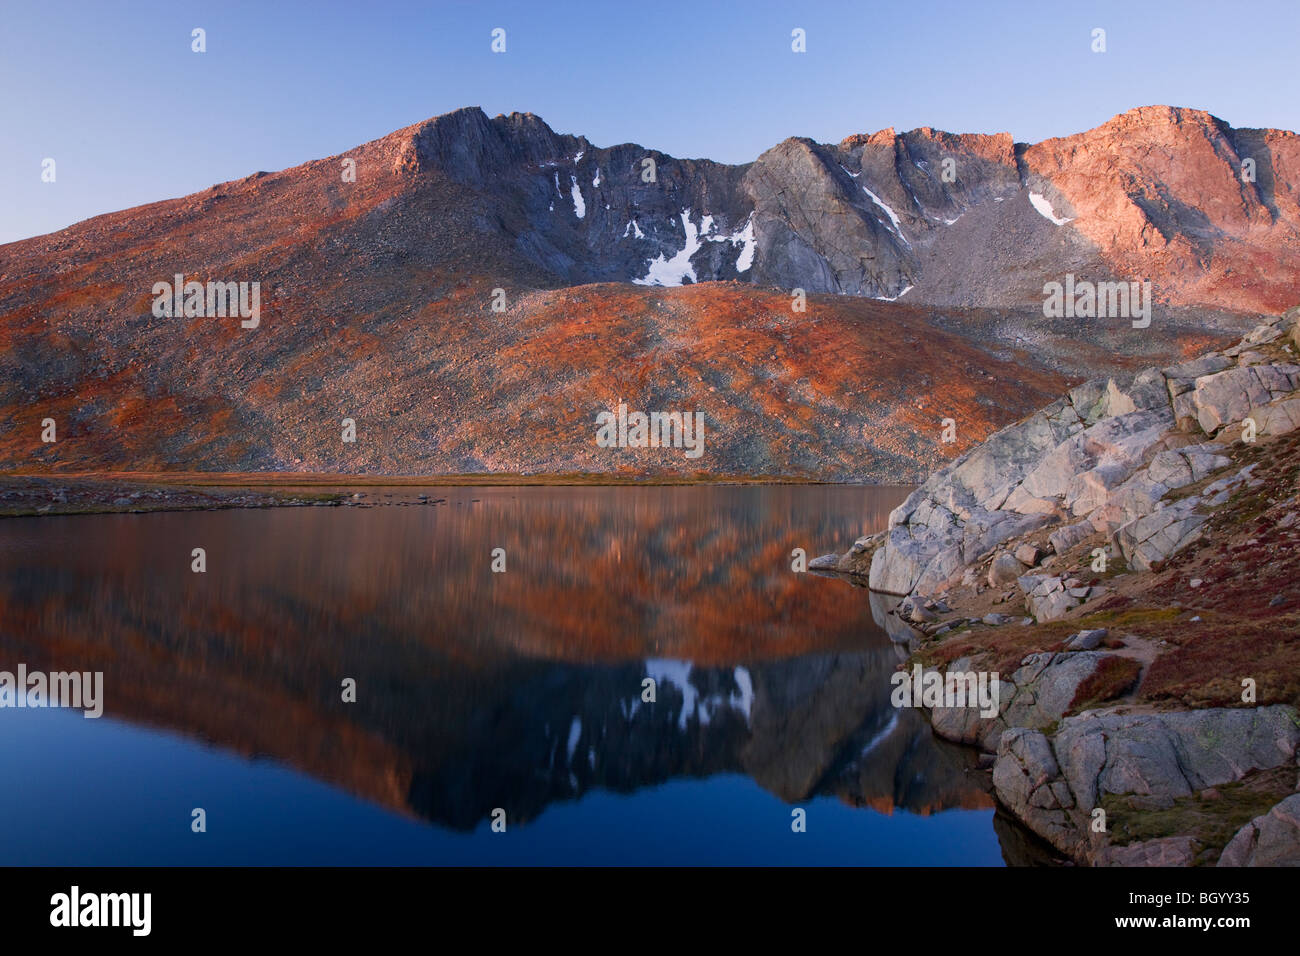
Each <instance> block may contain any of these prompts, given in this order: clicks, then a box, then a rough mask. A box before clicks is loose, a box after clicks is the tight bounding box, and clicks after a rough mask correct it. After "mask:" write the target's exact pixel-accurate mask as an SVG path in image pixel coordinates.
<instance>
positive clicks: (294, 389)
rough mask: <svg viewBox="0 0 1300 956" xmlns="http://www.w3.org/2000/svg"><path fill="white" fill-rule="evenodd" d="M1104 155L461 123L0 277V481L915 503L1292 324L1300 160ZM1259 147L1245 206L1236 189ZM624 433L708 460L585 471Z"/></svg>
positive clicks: (173, 212)
mask: <svg viewBox="0 0 1300 956" xmlns="http://www.w3.org/2000/svg"><path fill="white" fill-rule="evenodd" d="M1111 124H1112V125H1113V127H1114V128H1113V129H1110V130H1108V129H1107V128H1106V127H1105V126H1103V127H1098V128H1097V130H1094V131H1090V132H1089V133H1086V134H1078V135H1077V136H1076V137H1072V138H1065V139H1060V140H1049V141H1045V143H1043V144H1036V145H1029V146H1024V148H1022V146H1021V145H1017V144H1015V143H1014V141H1013V140H1012V139H1011V137H1010V134H994V135H986V134H949V133H940V132H937V131H934V130H932V129H930V128H921V129H920V130H915V131H911V132H908V133H903V134H897V133H891V132H889V131H877V132H876V133H872V134H864V135H862V136H854V137H849V138H847V139H846V140H844V141H842V143H841V144H837V145H826V144H818V143H816V142H814V141H813V140H810V139H807V138H798V137H795V138H790V139H787V140H785V141H783V142H782V143H779V144H777V145H775V146H774V147H772V148H771V149H769V150H767V151H765V152H764V153H763V154H762V155H760V156H759V157H757V158H756V159H755V160H754V161H753V162H751V163H748V164H744V165H740V166H729V165H726V164H720V163H714V162H712V161H710V160H705V159H700V160H681V159H674V158H673V157H671V156H668V155H667V154H664V153H661V152H658V151H655V150H650V149H644V148H642V147H640V146H637V145H635V144H620V145H617V146H613V147H596V146H594V145H592V144H591V143H590V142H589V141H588V140H587V139H586V138H585V137H581V136H573V135H570V134H560V133H556V132H555V131H554V130H552V129H551V128H550V127H549V126H548V125H547V124H546V123H545V122H544V121H543V120H541V119H540V118H539V117H536V116H534V115H532V114H526V113H512V114H509V115H499V116H497V117H494V118H488V117H487V115H486V114H485V113H484V112H483V111H482V110H481V109H478V108H465V109H462V110H457V111H454V112H452V113H448V114H443V115H442V116H439V117H433V118H431V119H428V120H424V121H422V122H420V123H416V124H412V125H410V126H407V127H404V128H402V129H400V130H397V131H394V132H393V133H390V134H388V135H387V136H384V137H380V138H379V139H375V140H372V141H370V142H368V143H365V144H362V145H361V146H358V147H356V148H355V149H353V150H351V151H349V152H347V153H340V154H337V155H336V156H333V157H326V158H323V159H318V160H313V161H310V162H308V163H305V164H302V165H299V166H296V167H292V168H290V169H287V170H282V171H280V172H275V173H265V172H258V173H254V174H251V175H250V176H247V177H244V178H242V179H239V180H235V181H232V182H228V183H222V184H218V185H215V186H212V187H210V188H209V189H207V190H204V191H202V192H199V193H194V194H191V195H189V196H185V197H181V198H178V199H171V200H164V201H161V202H159V203H153V204H150V205H147V206H140V207H135V208H133V209H128V210H123V211H119V212H116V213H109V214H106V215H104V216H98V217H95V218H93V219H90V220H87V221H85V222H83V223H79V224H77V225H74V226H71V227H69V228H67V229H64V230H61V231H59V232H56V233H51V234H49V235H47V236H41V237H34V238H31V239H26V240H22V241H20V242H17V243H10V244H7V245H3V246H0V426H3V430H0V469H3V470H25V469H26V470H37V471H40V470H54V471H91V470H144V471H154V470H159V471H161V470H172V469H181V470H204V471H231V472H238V471H263V470H267V471H298V470H325V471H333V472H342V473H367V474H448V473H470V472H484V471H489V472H490V471H500V472H518V473H528V474H533V473H546V472H550V471H554V470H557V469H558V470H560V471H564V472H570V471H574V470H584V471H591V472H595V473H601V472H619V473H646V474H677V475H681V474H687V473H690V474H695V473H697V472H703V473H705V474H713V475H726V474H730V475H736V474H753V475H770V476H787V477H813V478H828V479H831V480H872V481H885V482H907V481H911V480H915V479H916V478H917V477H919V476H922V475H924V474H926V473H928V472H929V471H930V470H933V468H934V467H935V466H936V465H937V464H938V462H940V461H941V460H943V459H945V458H947V457H950V456H951V455H953V454H956V453H958V452H960V451H961V450H962V449H963V448H965V447H967V446H968V444H969V443H970V442H971V441H975V440H978V439H979V438H981V437H983V436H984V435H987V434H989V433H990V432H991V431H993V430H995V429H996V428H997V427H1000V426H1001V425H1003V424H1006V423H1007V422H1008V421H1012V420H1014V419H1016V418H1018V417H1020V416H1021V415H1023V414H1025V413H1027V412H1028V411H1030V410H1032V408H1034V407H1037V405H1038V404H1041V402H1042V400H1045V399H1046V398H1047V397H1048V396H1049V395H1051V394H1053V393H1054V392H1056V391H1057V390H1059V389H1060V388H1061V387H1063V386H1064V385H1066V384H1069V383H1071V382H1074V381H1078V380H1081V379H1084V378H1088V377H1092V376H1094V375H1096V374H1098V373H1100V372H1102V371H1113V370H1115V369H1116V368H1136V367H1139V366H1142V365H1151V364H1156V363H1168V362H1171V361H1175V360H1177V359H1180V358H1183V357H1185V356H1186V355H1188V354H1194V353H1195V352H1198V351H1202V350H1204V349H1206V348H1209V347H1213V346H1214V345H1216V344H1226V343H1227V342H1228V341H1231V340H1234V339H1235V337H1237V336H1238V335H1239V334H1240V332H1241V331H1242V330H1243V329H1245V328H1248V327H1250V326H1253V325H1254V324H1255V322H1256V321H1257V318H1258V313H1259V312H1268V311H1270V310H1276V309H1280V308H1282V307H1283V306H1284V305H1289V304H1291V302H1292V301H1294V300H1296V299H1300V256H1292V255H1290V252H1291V250H1292V249H1293V248H1297V246H1296V236H1297V235H1300V203H1298V202H1297V196H1298V195H1300V193H1298V192H1297V189H1300V139H1297V137H1296V136H1295V135H1294V134H1292V133H1286V132H1280V131H1270V130H1265V131H1240V130H1236V131H1232V141H1231V142H1229V141H1228V140H1229V138H1228V137H1227V134H1225V133H1224V129H1231V128H1230V127H1227V126H1226V124H1224V123H1223V122H1222V121H1220V120H1217V119H1215V118H1214V117H1211V116H1210V114H1208V113H1204V112H1203V111H1185V110H1180V109H1175V108H1141V109H1139V110H1136V111H1130V113H1126V114H1121V115H1120V116H1119V117H1116V118H1115V119H1114V120H1112V121H1111ZM1098 131H1100V132H1098ZM1116 131H1118V133H1117V132H1116ZM1117 136H1118V137H1119V138H1117ZM1125 137H1126V138H1125ZM1233 143H1236V144H1237V145H1233ZM845 144H848V145H847V146H846V145H845ZM1242 144H1247V145H1244V146H1243V145H1242ZM1022 145H1023V144H1022ZM1255 146H1259V147H1260V148H1259V149H1255V148H1254V147H1255ZM1247 148H1250V149H1252V150H1254V151H1256V152H1260V154H1261V155H1260V159H1261V160H1265V159H1266V160H1267V161H1266V162H1265V161H1261V162H1259V163H1257V170H1258V172H1259V176H1258V182H1259V184H1260V188H1259V189H1257V190H1253V191H1250V190H1246V191H1243V190H1242V189H1240V188H1238V184H1237V183H1236V182H1235V178H1233V177H1232V176H1231V175H1229V172H1225V171H1230V168H1231V167H1230V163H1229V159H1228V158H1232V157H1237V156H1238V153H1239V152H1240V151H1241V150H1245V149H1247ZM1264 152H1267V154H1268V155H1267V156H1264ZM1184 155H1185V156H1187V157H1191V159H1190V160H1188V161H1186V162H1184V161H1183V160H1182V157H1183V156H1184ZM1225 157H1228V158H1225ZM345 160H352V161H353V162H354V163H355V167H354V169H355V173H356V175H355V181H349V180H348V179H347V177H346V168H347V165H348V164H346V163H345ZM647 160H652V161H653V169H654V175H653V177H647V176H646V173H645V171H646V169H647V168H649V167H647V165H646V161H647ZM945 161H951V162H952V164H953V166H954V168H955V177H954V178H953V179H952V181H951V182H946V181H945V177H944V173H943V171H944V169H945V168H946V165H945ZM1071 164H1073V165H1071ZM1045 173H1046V175H1045ZM1053 177H1054V178H1053ZM1162 177H1163V178H1162ZM1225 177H1226V178H1225ZM651 180H652V181H651ZM1166 180H1168V182H1169V183H1173V184H1174V185H1175V186H1176V187H1177V188H1176V189H1172V190H1171V189H1167V188H1165V186H1164V184H1165V182H1166ZM1058 183H1059V185H1058ZM1098 183H1102V184H1103V185H1106V188H1105V189H1099V188H1097V186H1096V184H1098ZM1134 197H1136V199H1135V198H1134ZM1045 209H1046V211H1044V210H1045ZM1049 214H1050V215H1049ZM1058 220H1059V221H1060V222H1059V224H1058ZM1088 234H1091V236H1092V238H1089V237H1088ZM1067 273H1068V274H1078V275H1080V276H1083V275H1088V276H1093V277H1094V278H1096V279H1100V280H1108V279H1110V278H1112V277H1114V278H1118V279H1129V278H1133V277H1137V276H1147V275H1149V276H1151V277H1152V279H1153V286H1154V298H1155V301H1156V309H1155V318H1154V327H1155V329H1156V330H1158V331H1156V332H1155V333H1154V334H1153V332H1152V331H1149V330H1147V331H1144V330H1141V329H1136V328H1132V327H1131V324H1130V322H1129V320H1128V319H1127V318H1126V317H1113V316H1111V317H1107V318H1103V319H1096V320H1090V321H1088V322H1081V321H1079V320H1075V319H1068V320H1065V319H1049V318H1046V317H1044V315H1043V308H1042V304H1043V290H1044V282H1045V281H1060V280H1062V279H1063V278H1064V277H1065V275H1066V274H1067ZM177 274H181V275H183V276H184V277H185V278H186V279H188V280H193V281H197V282H200V283H204V282H209V281H216V282H237V281H243V282H249V283H251V282H257V283H259V286H260V301H261V312H262V317H261V320H260V327H259V328H257V329H254V330H251V331H248V330H243V329H240V328H239V323H238V321H236V322H233V323H232V322H230V321H228V320H224V319H219V318H198V317H195V318H182V317H159V316H155V315H153V314H152V306H153V303H154V294H153V293H152V291H151V290H152V289H153V287H154V285H155V284H156V283H158V282H160V281H163V282H171V281H172V279H173V277H174V276H175V275H177ZM797 290H802V291H803V292H804V293H805V294H806V299H801V298H800V297H799V296H798V295H797ZM879 300H888V301H879ZM891 303H892V304H891ZM497 304H499V305H500V306H502V308H498V307H497ZM799 305H803V306H804V311H799ZM846 363H847V364H846ZM620 400H626V401H627V402H628V403H629V404H630V407H632V408H641V409H651V410H653V409H679V410H681V409H686V410H689V409H697V410H702V411H703V412H704V413H705V414H706V416H707V417H708V418H709V420H710V424H709V428H710V441H711V443H712V444H711V448H713V449H714V452H715V453H716V454H710V455H709V456H707V457H706V459H704V460H703V461H702V462H694V461H686V460H678V459H674V458H671V457H668V456H666V455H664V454H660V455H657V456H655V455H649V454H635V453H633V452H632V451H631V450H629V449H619V450H614V451H609V450H598V449H596V448H595V447H594V446H593V438H592V435H593V431H594V429H593V427H592V425H591V422H592V420H593V418H594V415H595V414H596V412H598V411H603V410H607V409H610V408H612V407H614V405H615V404H617V402H619V401H620ZM345 417H346V418H352V419H354V420H355V421H356V422H357V425H358V430H359V432H361V434H362V435H363V436H365V437H363V439H362V440H361V441H360V442H359V443H358V444H357V445H356V446H345V447H340V446H339V444H338V441H339V422H340V421H341V420H342V419H343V418H345ZM46 418H54V419H56V420H57V421H58V422H60V423H61V424H60V432H59V434H60V436H61V437H60V440H59V441H58V442H57V443H54V444H49V443H44V442H42V441H41V440H40V438H39V436H40V434H41V423H42V422H43V421H44V420H45V419H46ZM944 419H951V420H953V421H954V422H956V423H957V425H958V429H957V438H956V441H955V442H952V443H944V442H941V440H940V438H939V435H940V433H941V424H940V423H941V421H942V420H944ZM538 436H542V437H538ZM68 439H75V441H68ZM345 453H346V454H345Z"/></svg>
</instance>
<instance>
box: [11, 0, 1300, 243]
mask: <svg viewBox="0 0 1300 956" xmlns="http://www.w3.org/2000/svg"><path fill="white" fill-rule="evenodd" d="M194 27H203V28H204V29H206V31H207V46H208V50H207V52H206V53H204V54H201V55H200V54H196V53H192V52H191V51H190V31H191V30H192V29H193V28H194ZM494 27H503V28H504V29H505V30H506V31H507V52H506V53H505V54H503V55H497V54H493V53H492V52H491V51H490V42H491V38H490V33H491V30H492V29H493V28H494ZM795 27H802V28H803V29H804V30H806V31H807V37H808V41H807V42H808V52H807V53H806V54H802V55H798V54H794V53H792V52H791V50H790V31H791V30H792V29H793V28H795ZM1094 27H1103V28H1105V29H1106V31H1107V46H1108V50H1107V52H1106V53H1104V54H1094V53H1092V52H1091V49H1090V43H1091V38H1090V34H1091V31H1092V29H1093V28H1094ZM1297 63H1300V2H1298V0H1264V2H1250V0H1243V2H1240V3H1224V2H1221V0H1219V2H1202V0H1149V2H1147V0H1123V2H1067V0H1043V2H1041V3H1030V2H1015V0H1010V2H1001V0H979V2H976V0H969V2H954V3H948V2H942V0H890V2H874V0H857V2H848V0H844V2H841V0H825V2H819V0H799V2H795V0H786V2H776V0H688V2H679V0H647V2H636V0H607V2H586V3H569V2H550V3H543V2H538V0H533V2H510V3H507V2H490V0H485V2H471V0H442V2H440V0H427V2H422V3H414V2H405V3H404V2H397V0H358V2H337V0H320V2H287V0H258V2H243V0H221V2H197V0H195V2H187V0H138V2H126V0H84V2H59V0H35V2H33V0H0V242H9V241H13V240H15V239H21V238H25V237H27V236H32V235H37V234H40V233H44V232H50V231H52V230H55V229H60V228H62V227H64V226H67V225H69V224H71V223H73V222H76V221H79V220H81V219H85V218H88V217H90V216H92V215H97V214H99V213H103V212H109V211H112V210H115V209H122V208H126V207H128V206H134V205H137V204H139V203H144V202H151V201H155V200H159V199H166V198H169V197H173V196H180V195H185V194H186V193H190V192H194V191H196V190H200V189H205V188H207V187H208V186H210V185H212V184H213V183H217V182H224V181H226V180H230V179H237V178H239V177H241V176H245V175H247V174H249V173H251V172H255V171H257V170H261V169H264V170H276V169H283V168H285V167H287V166H293V165H296V164H298V163H301V162H304V161H306V160H309V159H314V158H317V157H321V156H329V155H333V154H335V153H340V152H344V151H346V150H347V149H349V148H351V147H352V146H355V145H357V144H359V143H362V142H365V141H367V140H370V139H374V138H376V137H379V136H382V135H384V134H386V133H389V132H391V131H392V130H394V129H397V128H399V127H402V126H406V125H408V124H410V123H413V122H417V121H419V120H421V119H424V118H427V117H429V116H434V115H437V114H439V113H444V112H446V111H448V110H452V109H455V108H457V107H460V106H473V105H478V106H482V107H483V108H484V109H485V110H486V111H487V112H488V114H489V115H495V114H496V113H501V112H510V111H511V110H519V111H521V112H526V111H531V112H533V113H536V114H538V115H540V116H541V117H542V118H543V119H545V120H546V121H547V122H548V123H550V124H551V126H552V127H553V128H555V129H556V130H558V131H560V132H571V133H581V134H585V135H586V136H587V137H588V138H589V139H591V140H592V142H594V143H596V144H597V145H599V146H609V145H614V144H616V143H621V142H637V143H640V144H642V145H645V146H653V147H655V148H657V149H662V150H664V151H665V152H668V153H671V154H673V155H676V156H682V157H700V156H704V157H708V158H711V159H717V160H721V161H725V162H747V161H749V160H751V159H753V158H754V157H755V156H757V155H758V154H759V153H761V152H762V151H763V150H764V149H766V148H768V147H769V146H771V145H773V144H774V143H777V142H779V141H780V140H782V139H784V138H786V137H787V136H794V135H800V136H810V137H812V138H814V139H816V140H819V141H822V142H828V141H831V142H833V141H838V140H840V139H842V138H843V137H844V136H846V135H849V134H851V133H858V132H872V131H874V130H877V129H880V128H883V127H886V126H893V127H895V128H897V129H899V130H906V129H912V128H915V127H917V126H934V127H937V128H940V129H946V130H950V131H953V132H998V131H1003V130H1006V131H1009V132H1011V133H1012V134H1013V135H1014V136H1015V138H1016V139H1017V140H1021V141H1028V142H1033V141H1037V140H1040V139H1043V138H1046V137H1049V136H1056V135H1065V134H1068V133H1072V132H1078V131H1080V130H1083V129H1087V128H1089V127H1092V126H1095V125H1097V124H1099V123H1101V122H1104V121H1105V120H1106V119H1108V118H1109V117H1111V116H1112V115H1114V114H1115V113H1119V112H1122V111H1124V110H1126V109H1129V108H1131V107H1134V106H1142V105H1149V104H1152V103H1167V104H1171V105H1178V106H1193V107H1199V108H1202V109H1207V110H1209V111H1210V112H1212V113H1215V114H1216V115H1218V116H1221V117H1222V118H1224V119H1225V120H1227V121H1228V122H1230V123H1232V124H1233V125H1234V126H1272V127H1279V128H1284V129H1291V130H1295V129H1300V95H1298V94H1300V74H1297V72H1296V70H1297ZM45 157H52V158H54V159H55V160H56V162H57V164H58V165H57V182H55V183H54V184H46V183H42V182H41V178H40V175H41V161H42V159H43V158H45Z"/></svg>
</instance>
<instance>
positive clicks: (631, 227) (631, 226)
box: [605, 206, 645, 239]
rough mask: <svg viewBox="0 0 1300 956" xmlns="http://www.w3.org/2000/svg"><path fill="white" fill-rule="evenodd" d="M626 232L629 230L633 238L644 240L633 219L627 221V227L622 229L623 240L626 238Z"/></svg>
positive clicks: (643, 234) (642, 233)
mask: <svg viewBox="0 0 1300 956" xmlns="http://www.w3.org/2000/svg"><path fill="white" fill-rule="evenodd" d="M605 208H606V209H608V208H609V207H608V206H606V207H605ZM628 230H631V232H632V234H633V235H634V236H636V237H637V238H638V239H644V238H645V233H644V232H642V231H641V227H640V226H638V225H637V224H636V220H635V219H629V220H628V221H627V225H626V226H624V227H623V238H624V239H626V238H627V234H628Z"/></svg>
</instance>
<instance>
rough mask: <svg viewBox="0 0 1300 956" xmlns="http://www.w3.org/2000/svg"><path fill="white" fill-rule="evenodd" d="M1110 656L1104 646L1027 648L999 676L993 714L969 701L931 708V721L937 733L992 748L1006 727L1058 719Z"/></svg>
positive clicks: (958, 664) (965, 664) (956, 665)
mask: <svg viewBox="0 0 1300 956" xmlns="http://www.w3.org/2000/svg"><path fill="white" fill-rule="evenodd" d="M1113 656H1114V655H1113V654H1110V653H1106V652H1082V653H1060V654H1053V653H1042V654H1031V655H1030V656H1029V657H1026V658H1025V660H1024V661H1023V662H1022V663H1021V665H1020V667H1018V668H1017V669H1016V671H1015V673H1013V674H1012V675H1011V676H1010V677H1009V678H1006V677H1000V678H999V680H998V715H997V716H996V717H985V716H983V715H981V714H980V712H979V711H978V710H977V709H975V708H973V707H936V708H934V709H932V710H931V711H930V722H931V724H932V725H933V726H934V731H935V733H937V734H938V735H939V736H940V737H943V738H945V739H947V740H952V741H954V742H956V743H963V744H969V745H973V746H977V747H980V748H981V749H983V750H985V751H988V752H990V753H993V752H996V751H997V749H998V741H999V740H1000V739H1001V737H1002V735H1003V733H1005V732H1007V730H1008V728H1012V727H1017V728H1030V729H1041V728H1044V727H1048V726H1050V725H1052V724H1054V723H1056V722H1057V721H1059V720H1060V719H1061V718H1062V717H1063V716H1064V715H1065V712H1066V711H1067V710H1068V709H1069V708H1070V704H1071V702H1073V700H1074V697H1075V694H1076V693H1077V692H1078V690H1079V685H1080V684H1082V683H1083V682H1084V681H1085V680H1087V679H1088V678H1089V677H1091V676H1092V675H1093V674H1095V673H1096V672H1097V669H1098V668H1099V667H1100V666H1101V665H1102V662H1103V661H1104V660H1105V659H1106V658H1108V657H1113ZM969 668H970V662H969V661H968V660H967V659H965V658H962V659H960V660H957V661H954V662H953V663H952V664H951V665H950V666H949V670H952V671H966V670H969Z"/></svg>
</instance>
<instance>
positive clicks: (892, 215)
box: [862, 186, 911, 246]
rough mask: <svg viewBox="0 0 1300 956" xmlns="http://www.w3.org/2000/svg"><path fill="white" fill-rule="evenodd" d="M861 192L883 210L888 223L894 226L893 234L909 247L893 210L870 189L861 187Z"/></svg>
mask: <svg viewBox="0 0 1300 956" xmlns="http://www.w3.org/2000/svg"><path fill="white" fill-rule="evenodd" d="M862 191H863V192H864V193H866V194H867V195H868V196H870V197H871V201H872V202H873V203H875V204H876V205H877V206H879V207H880V208H881V209H883V210H885V215H886V216H888V217H889V221H890V222H891V223H893V224H894V232H895V234H896V235H897V236H898V238H899V239H902V240H903V242H904V243H905V244H906V245H908V246H910V245H911V243H910V242H908V241H907V237H906V236H904V235H903V229H902V227H901V226H900V225H899V224H898V215H897V214H896V213H895V212H894V210H892V209H890V208H889V205H888V204H887V203H886V202H885V201H884V200H883V199H881V198H880V197H879V196H877V195H876V194H875V193H873V192H872V191H871V190H870V189H868V188H867V187H866V186H863V187H862Z"/></svg>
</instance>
